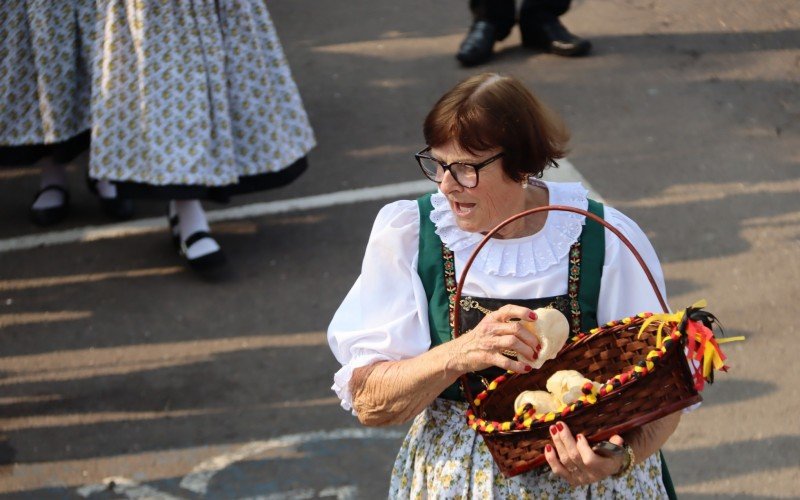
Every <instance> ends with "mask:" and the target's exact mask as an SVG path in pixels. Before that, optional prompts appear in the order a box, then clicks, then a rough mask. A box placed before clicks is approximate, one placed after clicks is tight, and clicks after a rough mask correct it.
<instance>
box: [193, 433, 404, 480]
mask: <svg viewBox="0 0 800 500" xmlns="http://www.w3.org/2000/svg"><path fill="white" fill-rule="evenodd" d="M404 435H405V433H404V432H400V431H387V430H385V429H373V428H352V429H349V428H348V429H336V430H332V431H317V432H305V433H302V434H290V435H288V436H282V437H279V438H275V439H270V440H267V441H253V442H251V443H247V444H246V445H244V446H242V447H240V448H239V449H237V450H234V451H232V452H230V453H225V454H222V455H219V456H216V457H213V458H210V459H208V460H205V461H204V462H202V463H200V464H199V465H198V466H196V467H195V468H194V469H192V471H191V472H190V473H189V474H187V475H186V476H184V478H183V479H182V480H181V484H180V486H181V488H183V489H185V490H189V491H192V492H194V493H197V494H198V495H205V494H206V493H207V492H208V483H209V482H210V481H211V479H212V478H213V477H214V476H215V475H216V474H217V473H218V472H220V471H221V470H223V469H225V468H227V467H229V466H230V465H231V464H234V463H236V462H240V461H242V460H246V459H248V458H249V457H252V456H256V455H259V454H261V453H264V452H266V451H269V450H274V449H276V448H286V447H288V446H297V445H300V444H306V443H314V442H319V441H332V440H337V439H397V438H401V437H403V436H404Z"/></svg>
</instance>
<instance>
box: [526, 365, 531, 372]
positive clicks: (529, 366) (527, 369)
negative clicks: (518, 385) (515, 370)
mask: <svg viewBox="0 0 800 500" xmlns="http://www.w3.org/2000/svg"><path fill="white" fill-rule="evenodd" d="M531 370H533V367H532V366H531V365H525V371H526V372H529V371H531Z"/></svg>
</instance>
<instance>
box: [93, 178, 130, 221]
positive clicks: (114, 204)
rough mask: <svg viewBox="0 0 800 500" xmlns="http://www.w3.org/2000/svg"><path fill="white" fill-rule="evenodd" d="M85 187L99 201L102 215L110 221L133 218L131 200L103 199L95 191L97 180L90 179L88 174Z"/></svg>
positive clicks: (118, 198)
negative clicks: (110, 219) (109, 218)
mask: <svg viewBox="0 0 800 500" xmlns="http://www.w3.org/2000/svg"><path fill="white" fill-rule="evenodd" d="M86 187H88V188H89V191H91V193H92V194H94V195H95V196H97V199H98V200H100V208H102V209H103V213H105V214H106V215H108V216H109V217H111V218H112V219H117V220H128V219H130V218H131V217H133V200H130V199H126V198H120V197H116V198H103V197H102V196H100V192H99V191H98V190H97V179H92V178H91V177H89V175H88V173H87V175H86Z"/></svg>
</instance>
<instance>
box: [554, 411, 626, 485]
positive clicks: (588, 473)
mask: <svg viewBox="0 0 800 500" xmlns="http://www.w3.org/2000/svg"><path fill="white" fill-rule="evenodd" d="M550 435H551V436H552V438H553V445H547V446H546V447H545V450H544V456H545V458H547V463H549V464H550V468H551V469H552V470H553V473H554V474H555V475H557V476H559V477H561V478H563V479H565V480H566V481H567V482H569V484H570V485H572V486H580V485H584V484H590V483H594V482H597V481H600V480H602V479H605V478H607V477H608V476H610V475H612V474H615V473H617V472H619V470H620V469H621V468H622V463H623V461H624V460H625V457H624V455H620V456H618V457H611V458H606V457H602V456H600V455H598V454H597V453H595V452H594V451H592V446H591V445H590V444H589V442H588V441H587V440H586V438H585V437H584V436H583V435H581V434H578V436H577V438H575V437H573V436H572V433H571V432H570V430H569V427H567V424H565V423H563V422H559V423H557V424H555V425H551V426H550ZM609 441H611V442H612V443H614V444H616V445H619V446H622V444H623V443H624V440H623V439H622V438H621V437H620V436H612V437H611V439H609Z"/></svg>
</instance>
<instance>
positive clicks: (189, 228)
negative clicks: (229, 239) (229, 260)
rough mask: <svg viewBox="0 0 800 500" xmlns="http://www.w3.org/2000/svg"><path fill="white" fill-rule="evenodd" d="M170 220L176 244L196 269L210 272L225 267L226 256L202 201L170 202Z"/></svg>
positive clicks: (190, 264)
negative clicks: (212, 230) (214, 234)
mask: <svg viewBox="0 0 800 500" xmlns="http://www.w3.org/2000/svg"><path fill="white" fill-rule="evenodd" d="M168 217H169V221H170V226H171V228H172V236H173V240H175V242H176V243H177V244H178V247H179V253H180V255H181V256H182V257H183V258H185V259H186V261H187V263H188V264H189V266H190V267H191V268H192V269H195V270H197V271H203V270H210V269H214V268H218V267H220V266H222V265H223V264H224V263H225V254H224V253H223V252H222V249H221V248H220V246H219V244H218V243H217V242H216V241H215V240H214V238H213V237H212V236H211V234H210V231H211V229H210V228H209V227H208V221H207V220H206V214H205V212H203V207H202V205H200V201H198V200H181V201H175V200H173V201H170V202H169V213H168Z"/></svg>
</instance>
